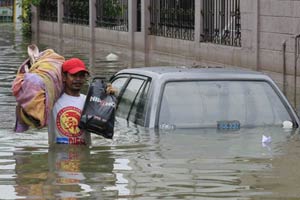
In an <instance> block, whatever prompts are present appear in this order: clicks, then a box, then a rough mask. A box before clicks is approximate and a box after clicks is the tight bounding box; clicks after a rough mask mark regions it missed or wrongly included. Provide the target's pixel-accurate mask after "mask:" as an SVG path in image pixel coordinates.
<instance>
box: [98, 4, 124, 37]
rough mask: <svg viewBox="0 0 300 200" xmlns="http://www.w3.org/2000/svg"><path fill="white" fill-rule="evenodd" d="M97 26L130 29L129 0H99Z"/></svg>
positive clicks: (118, 29) (119, 29)
mask: <svg viewBox="0 0 300 200" xmlns="http://www.w3.org/2000/svg"><path fill="white" fill-rule="evenodd" d="M96 10H97V11H96V13H97V14H96V16H97V20H96V26H97V27H101V28H107V29H111V30H117V31H128V0H97V1H96Z"/></svg>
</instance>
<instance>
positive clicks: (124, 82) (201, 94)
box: [110, 67, 300, 129]
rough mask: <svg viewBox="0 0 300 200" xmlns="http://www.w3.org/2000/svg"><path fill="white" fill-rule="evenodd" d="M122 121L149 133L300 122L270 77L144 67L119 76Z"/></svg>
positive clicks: (228, 71)
mask: <svg viewBox="0 0 300 200" xmlns="http://www.w3.org/2000/svg"><path fill="white" fill-rule="evenodd" d="M110 81H111V83H112V85H113V86H114V87H115V88H117V89H118V93H117V97H118V105H117V111H116V116H117V117H119V118H123V119H126V120H127V121H130V122H133V123H135V124H138V125H140V126H143V127H148V128H172V129H180V128H216V129H240V128H242V127H245V128H247V127H250V128H251V127H261V126H286V127H290V128H297V127H298V126H299V123H300V122H299V117H298V116H297V114H296V112H295V111H294V109H293V107H292V106H291V105H290V103H289V101H288V100H287V98H286V97H285V95H284V94H283V93H282V92H281V91H280V89H279V87H278V86H277V85H276V84H275V82H274V81H273V80H272V79H271V78H270V77H269V76H267V75H265V74H263V73H260V72H255V71H250V70H242V69H229V68H218V67H215V68H212V67H209V68H194V67H144V68H130V69H124V70H121V71H119V72H117V73H116V74H115V75H114V76H112V77H111V79H110Z"/></svg>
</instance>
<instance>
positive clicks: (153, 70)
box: [117, 66, 273, 82]
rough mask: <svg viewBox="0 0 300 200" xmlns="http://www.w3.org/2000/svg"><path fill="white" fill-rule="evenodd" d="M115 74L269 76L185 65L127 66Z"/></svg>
mask: <svg viewBox="0 0 300 200" xmlns="http://www.w3.org/2000/svg"><path fill="white" fill-rule="evenodd" d="M117 74H136V75H144V76H148V77H151V78H153V79H165V80H172V79H181V80H184V79H201V80H253V79H254V80H268V81H271V82H273V81H272V80H271V79H270V77H269V76H268V75H266V74H263V73H262V72H257V71H252V70H248V69H240V68H225V67H187V66H158V67H141V68H129V69H123V70H121V71H119V72H118V73H117Z"/></svg>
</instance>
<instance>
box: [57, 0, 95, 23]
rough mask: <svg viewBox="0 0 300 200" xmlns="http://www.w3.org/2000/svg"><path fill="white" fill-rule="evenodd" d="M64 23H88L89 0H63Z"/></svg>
mask: <svg viewBox="0 0 300 200" xmlns="http://www.w3.org/2000/svg"><path fill="white" fill-rule="evenodd" d="M63 21H64V23H70V24H83V25H88V24H89V0H64V17H63Z"/></svg>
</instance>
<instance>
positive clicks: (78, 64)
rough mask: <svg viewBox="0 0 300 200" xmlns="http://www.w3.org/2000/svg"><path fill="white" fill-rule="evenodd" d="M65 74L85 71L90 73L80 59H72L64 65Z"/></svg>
mask: <svg viewBox="0 0 300 200" xmlns="http://www.w3.org/2000/svg"><path fill="white" fill-rule="evenodd" d="M62 70H63V72H68V73H69V74H76V73H77V72H81V71H84V72H86V73H89V71H88V70H87V69H86V67H85V64H84V62H83V61H82V60H80V59H79V58H71V59H69V60H66V61H65V62H64V63H63V65H62Z"/></svg>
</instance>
